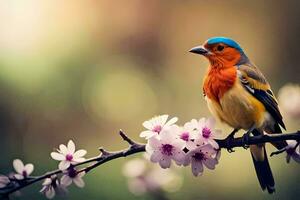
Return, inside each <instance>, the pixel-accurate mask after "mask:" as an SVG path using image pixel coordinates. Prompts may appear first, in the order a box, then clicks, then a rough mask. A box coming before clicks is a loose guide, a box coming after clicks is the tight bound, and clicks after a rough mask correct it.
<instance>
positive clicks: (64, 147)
mask: <svg viewBox="0 0 300 200" xmlns="http://www.w3.org/2000/svg"><path fill="white" fill-rule="evenodd" d="M59 150H60V153H62V154H64V155H66V154H68V148H67V147H66V145H64V144H61V145H59Z"/></svg>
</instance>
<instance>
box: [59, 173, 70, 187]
mask: <svg viewBox="0 0 300 200" xmlns="http://www.w3.org/2000/svg"><path fill="white" fill-rule="evenodd" d="M71 183H72V179H71V178H70V177H69V176H68V175H63V176H62V177H61V179H60V184H62V185H64V186H69V185H71Z"/></svg>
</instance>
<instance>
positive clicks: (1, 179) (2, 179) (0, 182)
mask: <svg viewBox="0 0 300 200" xmlns="http://www.w3.org/2000/svg"><path fill="white" fill-rule="evenodd" d="M9 182H10V181H9V178H8V177H7V176H4V175H1V174H0V189H1V188H4V187H6V185H7V184H9Z"/></svg>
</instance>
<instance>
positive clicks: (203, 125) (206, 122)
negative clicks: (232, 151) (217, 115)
mask: <svg viewBox="0 0 300 200" xmlns="http://www.w3.org/2000/svg"><path fill="white" fill-rule="evenodd" d="M215 123H216V121H215V120H214V118H208V119H205V118H201V119H200V120H199V121H198V126H197V131H198V133H197V134H196V137H195V143H197V144H211V145H212V146H213V147H214V148H215V149H218V148H219V145H218V143H217V142H216V141H215V139H216V138H218V137H220V136H221V133H222V132H221V130H217V129H214V126H215Z"/></svg>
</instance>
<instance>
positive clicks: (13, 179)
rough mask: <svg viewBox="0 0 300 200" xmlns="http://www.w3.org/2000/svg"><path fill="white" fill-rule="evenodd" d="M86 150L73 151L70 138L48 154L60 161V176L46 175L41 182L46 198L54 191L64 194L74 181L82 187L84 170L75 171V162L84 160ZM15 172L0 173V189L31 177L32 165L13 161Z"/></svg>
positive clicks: (42, 191)
mask: <svg viewBox="0 0 300 200" xmlns="http://www.w3.org/2000/svg"><path fill="white" fill-rule="evenodd" d="M86 153H87V152H86V150H83V149H81V150H78V151H75V144H74V142H73V141H72V140H70V141H69V142H68V144H67V146H66V145H64V144H61V145H60V146H59V149H57V152H52V153H51V154H50V155H51V157H52V158H53V159H54V160H58V161H60V163H59V165H58V169H59V170H61V171H62V174H63V175H62V176H61V178H60V179H59V178H58V176H57V175H55V174H54V175H52V176H49V177H46V178H45V179H44V181H43V183H42V189H41V190H40V192H41V193H43V194H45V196H46V197H47V198H48V199H52V198H53V197H54V196H55V194H56V193H58V194H61V195H62V194H65V193H66V192H67V187H68V186H69V185H71V184H72V183H74V184H75V185H76V186H78V187H80V188H82V187H84V185H85V183H84V181H83V180H82V177H83V176H84V175H85V172H84V171H77V170H76V169H75V166H74V165H76V164H78V163H81V162H83V161H85V158H84V157H83V156H85V154H86ZM13 167H14V169H15V173H13V174H12V175H10V176H5V175H0V189H1V188H5V187H7V186H8V187H9V186H10V185H11V184H22V183H26V181H28V180H30V179H31V178H36V177H34V176H30V175H31V174H32V172H33V170H34V165H33V164H31V163H29V164H24V163H23V162H22V161H21V160H20V159H15V160H14V161H13Z"/></svg>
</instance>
